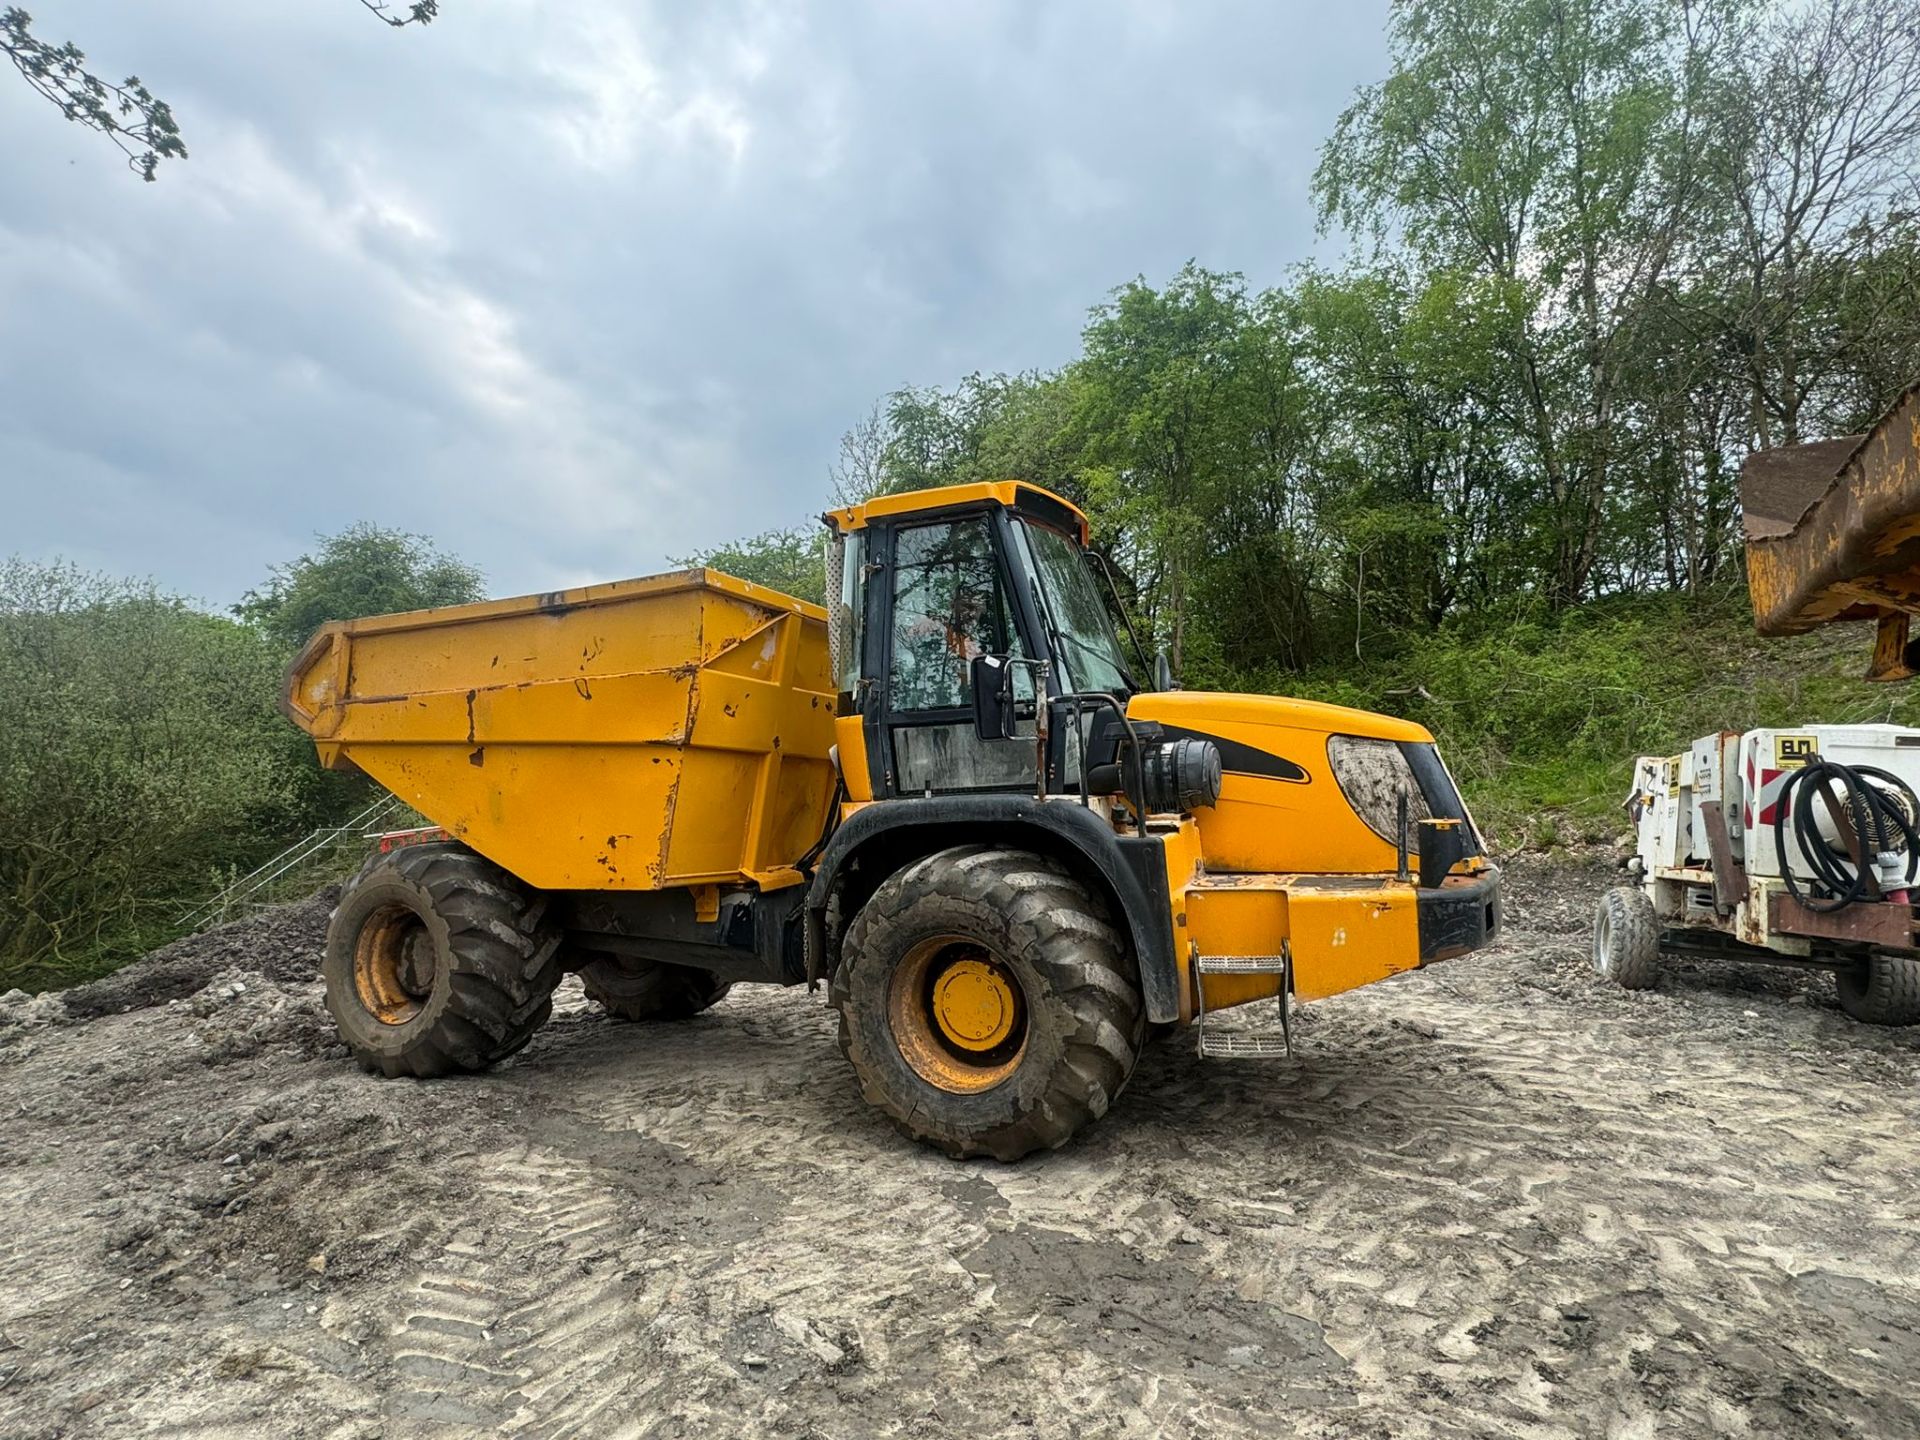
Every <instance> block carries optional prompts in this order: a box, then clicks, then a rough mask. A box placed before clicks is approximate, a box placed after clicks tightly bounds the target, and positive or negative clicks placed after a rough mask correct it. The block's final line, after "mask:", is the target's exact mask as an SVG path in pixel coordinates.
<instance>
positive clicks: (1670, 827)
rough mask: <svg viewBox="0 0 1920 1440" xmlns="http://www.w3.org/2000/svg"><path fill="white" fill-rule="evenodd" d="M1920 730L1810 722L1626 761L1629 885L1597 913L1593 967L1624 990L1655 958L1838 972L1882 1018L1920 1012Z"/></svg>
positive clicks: (1858, 1007)
mask: <svg viewBox="0 0 1920 1440" xmlns="http://www.w3.org/2000/svg"><path fill="white" fill-rule="evenodd" d="M1916 786H1920V730H1911V729H1906V728H1904V727H1901V726H1897V725H1807V726H1802V727H1800V728H1797V729H1793V730H1748V731H1745V732H1744V733H1742V732H1737V731H1727V732H1723V733H1721V734H1718V735H1707V736H1703V737H1702V738H1700V739H1698V740H1696V741H1694V742H1693V744H1692V746H1691V747H1690V748H1689V749H1687V750H1685V751H1683V752H1681V753H1680V754H1678V755H1644V756H1642V757H1640V759H1638V760H1637V761H1635V762H1634V776H1633V791H1632V793H1631V794H1630V795H1629V796H1628V797H1627V802H1626V805H1627V812H1628V814H1629V815H1630V816H1631V817H1632V819H1633V822H1634V825H1635V827H1636V828H1635V839H1636V847H1635V853H1634V854H1633V856H1632V857H1631V858H1630V859H1629V860H1628V861H1627V870H1628V872H1629V874H1631V875H1632V877H1633V881H1634V883H1632V884H1629V885H1623V886H1619V887H1617V888H1615V889H1613V890H1609V891H1608V892H1607V894H1606V895H1605V896H1603V897H1602V899H1601V902H1600V909H1599V913H1598V915H1597V916H1596V917H1595V921H1594V934H1593V963H1594V968H1595V969H1596V970H1598V971H1599V972H1600V974H1602V975H1604V976H1606V977H1607V978H1609V979H1611V980H1614V981H1616V982H1618V983H1619V984H1621V985H1624V986H1626V987H1627V988H1629V989H1636V990H1637V989H1646V988H1648V987H1650V986H1652V985H1653V984H1654V983H1655V981H1656V980H1657V979H1658V977H1659V968H1660V956H1661V954H1662V953H1667V954H1690V955H1703V956H1711V957H1714V958H1718V959H1729V960H1753V961H1763V962H1767V963H1771V964H1778V965H1799V966H1807V967H1811V968H1816V969H1823V970H1831V971H1832V972H1833V975H1834V980H1835V982H1836V984H1837V985H1838V987H1839V992H1840V1004H1841V1006H1842V1008H1844V1009H1845V1010H1846V1012H1847V1013H1848V1014H1849V1015H1851V1016H1853V1017H1854V1018H1855V1019H1858V1020H1863V1021H1866V1022H1868V1023H1870V1024H1876V1025H1910V1024H1913V1023H1915V1022H1916V1021H1920V941H1916V933H1917V932H1920V836H1917V835H1916V832H1915V827H1916V824H1917V823H1920V800H1916V798H1915V787H1916Z"/></svg>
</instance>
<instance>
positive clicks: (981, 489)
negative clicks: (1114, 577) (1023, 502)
mask: <svg viewBox="0 0 1920 1440" xmlns="http://www.w3.org/2000/svg"><path fill="white" fill-rule="evenodd" d="M1023 491H1024V492H1025V493H1027V494H1029V495H1039V496H1044V497H1045V498H1046V499H1048V500H1050V501H1052V502H1053V503H1054V504H1056V505H1063V506H1065V507H1066V509H1067V510H1068V512H1069V513H1071V514H1072V515H1073V517H1074V518H1075V519H1076V520H1078V521H1079V523H1080V535H1079V540H1080V543H1081V544H1083V545H1084V544H1086V543H1087V517H1086V516H1085V515H1084V514H1083V513H1082V512H1081V510H1080V507H1079V506H1078V505H1075V504H1074V503H1073V502H1072V501H1071V500H1068V499H1066V498H1065V497H1064V496H1060V495H1056V494H1054V493H1053V491H1051V490H1045V489H1042V488H1041V487H1040V486H1038V485H1029V484H1028V483H1027V482H1026V481H1025V480H978V481H975V482H973V483H971V484H968V485H944V486H941V487H939V488H938V489H934V490H912V491H908V492H907V493H906V494H903V495H876V496H875V497H874V498H873V499H871V500H866V501H863V502H861V503H860V504H858V505H844V506H842V507H840V508H839V509H837V510H829V511H828V512H827V513H826V520H827V522H828V523H829V524H831V525H832V526H834V528H835V529H837V530H839V531H840V532H841V533H842V534H846V533H847V532H848V531H852V530H862V529H865V528H866V526H867V525H868V523H869V522H871V521H873V520H878V519H881V518H883V517H886V516H889V515H911V514H916V513H918V512H920V511H922V510H945V509H949V508H951V507H953V506H955V505H978V504H980V503H982V502H986V503H989V504H994V505H1007V506H1011V505H1014V504H1015V503H1017V501H1018V498H1019V495H1020V493H1021V492H1023Z"/></svg>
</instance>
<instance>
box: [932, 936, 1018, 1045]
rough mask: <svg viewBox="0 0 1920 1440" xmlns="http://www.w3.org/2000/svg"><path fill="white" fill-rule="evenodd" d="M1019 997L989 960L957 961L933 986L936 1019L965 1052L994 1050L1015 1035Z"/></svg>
mask: <svg viewBox="0 0 1920 1440" xmlns="http://www.w3.org/2000/svg"><path fill="white" fill-rule="evenodd" d="M1014 1005H1015V996H1014V993H1013V986H1012V985H1011V984H1010V983H1008V979H1007V976H1006V975H1005V974H1004V973H1003V972H1002V971H1001V970H1000V968H999V967H998V966H997V965H994V964H993V963H991V962H990V961H987V960H976V959H973V958H971V957H968V958H966V959H962V960H956V961H954V962H953V963H952V964H950V965H948V966H947V968H946V969H945V970H943V971H941V972H940V976H939V978H938V979H937V980H935V981H934V982H933V1018H934V1022H935V1023H936V1024H937V1025H939V1027H940V1033H941V1034H942V1035H943V1036H945V1037H946V1039H948V1040H949V1041H951V1042H952V1043H953V1044H955V1045H958V1046H959V1047H960V1048H961V1049H962V1050H973V1051H984V1050H991V1049H993V1048H994V1047H995V1046H996V1045H998V1044H1000V1042H1001V1041H1003V1040H1005V1039H1006V1038H1007V1036H1008V1035H1010V1034H1012V1033H1013V1019H1014V1013H1013V1012H1014Z"/></svg>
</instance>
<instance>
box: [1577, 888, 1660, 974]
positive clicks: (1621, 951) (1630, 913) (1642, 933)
mask: <svg viewBox="0 0 1920 1440" xmlns="http://www.w3.org/2000/svg"><path fill="white" fill-rule="evenodd" d="M1593 968H1594V971H1595V973H1597V974H1598V975H1600V976H1601V977H1602V978H1603V979H1607V980H1611V981H1613V982H1614V984H1616V985H1619V986H1622V987H1623V988H1625V989H1628V990H1651V989H1652V988H1653V987H1654V985H1655V983H1656V982H1657V981H1658V980H1659V979H1660V917H1659V916H1658V915H1656V914H1655V913H1654V909H1653V902H1652V901H1651V900H1649V899H1648V898H1647V892H1646V891H1644V890H1641V889H1639V888H1638V887H1637V886H1633V885H1618V886H1615V887H1614V888H1613V889H1611V890H1609V891H1607V893H1606V894H1605V895H1602V896H1601V897H1600V909H1599V911H1598V912H1597V913H1596V914H1595V915H1594V917H1593Z"/></svg>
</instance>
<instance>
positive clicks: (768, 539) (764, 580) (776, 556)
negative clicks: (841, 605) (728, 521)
mask: <svg viewBox="0 0 1920 1440" xmlns="http://www.w3.org/2000/svg"><path fill="white" fill-rule="evenodd" d="M826 542H827V532H826V530H825V528H824V527H822V526H819V525H795V526H793V527H792V528H790V529H785V530H766V531H762V532H761V533H760V534H758V535H752V536H749V537H748V538H746V539H745V540H734V541H730V542H728V543H727V544H724V545H716V546H714V547H713V548H712V549H711V550H700V551H696V552H695V553H694V554H692V555H686V556H680V557H677V558H676V559H675V560H674V562H673V563H674V564H676V565H683V566H687V567H689V568H691V567H694V566H699V567H702V568H705V569H709V570H719V571H721V572H723V573H725V574H728V575H732V576H734V577H735V578H736V579H740V580H751V581H752V582H753V583H754V584H756V585H764V586H766V587H767V588H768V589H769V590H778V591H780V592H781V593H782V594H784V595H791V596H793V597H794V598H795V599H796V600H811V601H812V602H813V603H814V604H816V605H824V604H826V596H827V560H826Z"/></svg>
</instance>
